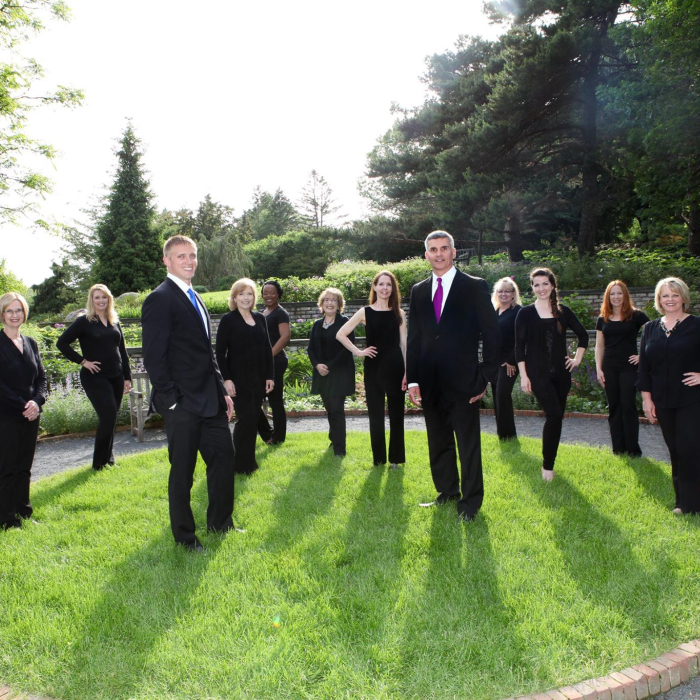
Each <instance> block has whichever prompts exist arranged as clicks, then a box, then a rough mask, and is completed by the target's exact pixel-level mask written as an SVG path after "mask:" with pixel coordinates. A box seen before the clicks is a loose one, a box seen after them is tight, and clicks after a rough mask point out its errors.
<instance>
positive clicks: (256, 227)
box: [238, 187, 302, 243]
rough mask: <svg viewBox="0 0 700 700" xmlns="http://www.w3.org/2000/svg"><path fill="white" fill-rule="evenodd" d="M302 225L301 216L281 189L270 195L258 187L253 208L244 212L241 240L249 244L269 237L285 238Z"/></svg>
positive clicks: (241, 224) (240, 226) (240, 222)
mask: <svg viewBox="0 0 700 700" xmlns="http://www.w3.org/2000/svg"><path fill="white" fill-rule="evenodd" d="M301 223H302V217H301V215H300V214H299V212H298V211H297V210H296V209H295V208H294V205H293V204H292V203H291V201H290V200H289V199H288V198H287V196H286V195H285V194H284V192H282V190H281V189H278V190H277V191H276V192H275V193H274V194H270V193H269V192H263V191H262V190H261V189H260V187H256V188H255V191H254V192H253V206H252V207H251V208H250V209H246V210H245V211H244V212H243V215H242V216H241V218H240V220H239V222H238V228H239V235H240V237H241V240H242V241H243V242H245V243H247V242H249V241H260V240H262V239H263V238H267V237H268V236H284V234H285V233H287V232H289V231H295V230H298V228H299V227H300V225H301Z"/></svg>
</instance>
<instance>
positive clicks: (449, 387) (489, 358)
mask: <svg viewBox="0 0 700 700" xmlns="http://www.w3.org/2000/svg"><path fill="white" fill-rule="evenodd" d="M480 339H481V340H482V343H483V361H482V362H479V340H480ZM500 343H501V335H500V331H499V329H498V316H497V315H496V311H495V310H494V308H493V304H492V303H491V295H490V293H489V288H488V285H487V284H486V282H485V281H484V280H482V279H480V278H478V277H471V276H470V275H465V274H464V273H463V272H460V271H459V270H457V271H456V274H455V278H454V280H453V281H452V286H451V287H450V293H449V294H448V295H447V299H446V300H445V305H444V308H443V311H442V314H441V316H440V323H439V324H438V323H437V322H436V320H435V310H434V308H433V299H432V275H431V276H430V277H429V278H428V279H427V280H423V281H422V282H419V283H418V284H416V285H415V286H414V287H413V289H412V290H411V303H410V306H409V313H408V351H407V356H406V365H407V367H406V375H407V380H408V383H409V384H418V385H419V387H420V390H421V396H422V398H423V400H424V401H425V400H430V398H431V396H434V395H441V396H444V397H445V398H447V399H449V400H451V401H455V400H459V399H465V398H471V397H472V396H478V395H479V394H481V393H482V392H483V391H484V390H485V389H486V385H487V384H488V382H490V381H491V379H492V378H493V376H494V375H495V373H496V371H497V370H498V365H499V356H500Z"/></svg>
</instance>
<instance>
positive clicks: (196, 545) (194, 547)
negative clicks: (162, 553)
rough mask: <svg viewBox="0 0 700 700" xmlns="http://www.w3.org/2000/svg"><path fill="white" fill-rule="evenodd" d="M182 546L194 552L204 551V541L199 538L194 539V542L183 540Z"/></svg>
mask: <svg viewBox="0 0 700 700" xmlns="http://www.w3.org/2000/svg"><path fill="white" fill-rule="evenodd" d="M182 546H183V547H184V548H185V549H189V550H191V551H193V552H203V551H204V547H203V546H202V543H201V542H200V541H199V540H194V542H183V543H182Z"/></svg>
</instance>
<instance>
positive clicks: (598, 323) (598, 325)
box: [595, 316, 605, 333]
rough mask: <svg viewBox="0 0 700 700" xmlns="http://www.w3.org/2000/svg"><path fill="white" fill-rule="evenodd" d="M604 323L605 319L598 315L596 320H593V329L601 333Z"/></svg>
mask: <svg viewBox="0 0 700 700" xmlns="http://www.w3.org/2000/svg"><path fill="white" fill-rule="evenodd" d="M604 323H605V319H604V318H603V317H602V316H598V320H597V321H596V322H595V329H596V330H597V331H600V332H601V333H602V332H603V324H604Z"/></svg>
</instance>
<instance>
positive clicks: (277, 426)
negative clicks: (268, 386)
mask: <svg viewBox="0 0 700 700" xmlns="http://www.w3.org/2000/svg"><path fill="white" fill-rule="evenodd" d="M274 363H275V388H274V389H273V390H272V391H271V392H270V393H269V394H268V395H267V400H268V402H269V404H270V410H271V411H272V428H271V427H270V423H269V422H268V420H267V416H266V415H265V411H264V410H263V409H262V408H261V409H260V418H259V420H258V434H259V435H260V437H261V438H262V439H263V440H264V441H265V442H268V441H269V440H272V444H273V445H277V444H278V443H280V442H284V441H285V440H286V438H287V413H286V411H285V410H284V373H285V372H286V371H287V365H288V364H289V360H288V359H287V357H286V356H284V355H282V353H280V354H279V355H275V358H274Z"/></svg>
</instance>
